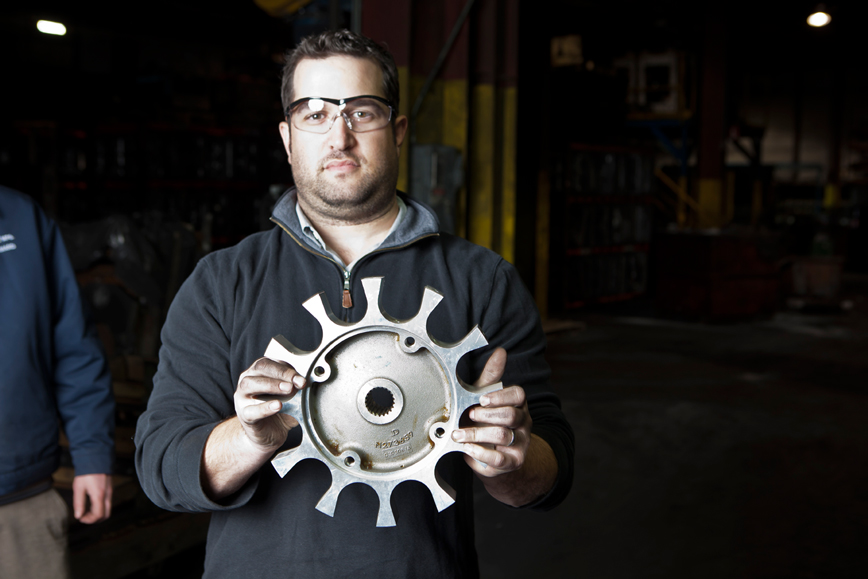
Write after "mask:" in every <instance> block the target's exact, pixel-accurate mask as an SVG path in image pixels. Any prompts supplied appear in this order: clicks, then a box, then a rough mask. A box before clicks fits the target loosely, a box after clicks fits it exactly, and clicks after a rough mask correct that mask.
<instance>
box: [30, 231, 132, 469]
mask: <svg viewBox="0 0 868 579" xmlns="http://www.w3.org/2000/svg"><path fill="white" fill-rule="evenodd" d="M41 217H42V221H43V223H42V225H43V229H42V243H43V248H44V252H45V264H46V266H47V267H48V268H49V271H48V272H47V274H48V275H47V278H48V280H49V291H50V292H51V303H52V308H53V311H52V321H53V324H54V334H53V344H52V346H53V349H54V351H53V360H52V361H53V377H54V388H55V396H56V398H57V407H58V412H59V413H60V417H61V421H62V423H63V428H64V431H65V432H66V437H67V438H68V439H69V451H70V454H71V455H72V463H73V466H74V467H75V474H76V476H78V475H84V474H95V473H105V474H108V473H111V472H112V466H113V461H114V427H115V404H114V395H113V393H112V384H111V375H110V374H109V371H108V364H107V363H106V359H105V355H104V353H103V351H102V346H101V343H100V340H99V337H98V335H97V333H96V328H95V326H94V325H93V323H91V321H90V319H89V318H88V316H87V315H86V313H85V309H84V307H83V303H82V300H81V294H80V293H79V290H78V283H77V282H76V279H75V274H74V272H73V270H72V265H71V264H70V262H69V257H68V255H67V253H66V247H65V246H64V244H63V239H62V238H61V236H60V232H59V230H58V228H57V226H56V225H55V224H54V223H53V222H52V221H50V220H48V219H47V218H46V217H45V216H44V215H42V216H41Z"/></svg>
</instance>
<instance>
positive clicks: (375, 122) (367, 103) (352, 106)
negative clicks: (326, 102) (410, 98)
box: [343, 98, 392, 133]
mask: <svg viewBox="0 0 868 579" xmlns="http://www.w3.org/2000/svg"><path fill="white" fill-rule="evenodd" d="M343 112H344V114H345V115H346V116H347V118H348V119H350V128H351V129H352V130H353V131H355V132H357V133H364V132H365V131H373V130H376V129H381V128H383V127H385V126H386V125H387V124H389V120H390V119H391V116H392V109H391V108H389V107H388V106H386V105H384V104H383V103H381V102H380V101H376V100H374V99H366V98H362V99H358V100H353V101H350V102H348V103H347V104H346V106H345V107H344V111H343Z"/></svg>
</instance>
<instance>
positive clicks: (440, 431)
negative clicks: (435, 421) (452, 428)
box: [434, 426, 446, 438]
mask: <svg viewBox="0 0 868 579" xmlns="http://www.w3.org/2000/svg"><path fill="white" fill-rule="evenodd" d="M444 434H446V430H444V428H443V427H442V426H438V427H437V429H436V430H434V436H436V437H437V438H443V435H444Z"/></svg>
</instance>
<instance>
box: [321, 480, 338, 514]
mask: <svg viewBox="0 0 868 579" xmlns="http://www.w3.org/2000/svg"><path fill="white" fill-rule="evenodd" d="M344 486H345V485H342V484H339V483H338V481H337V480H332V486H330V487H329V490H327V491H326V492H325V494H323V496H322V497H321V498H320V500H319V502H318V503H317V504H316V510H318V511H319V512H321V513H322V514H324V515H328V516H330V517H334V516H335V508H336V507H337V506H338V497H339V496H340V495H341V491H342V490H344Z"/></svg>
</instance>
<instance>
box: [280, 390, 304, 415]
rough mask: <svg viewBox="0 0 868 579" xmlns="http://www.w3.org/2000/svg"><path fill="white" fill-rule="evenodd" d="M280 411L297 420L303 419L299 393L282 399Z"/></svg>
mask: <svg viewBox="0 0 868 579" xmlns="http://www.w3.org/2000/svg"><path fill="white" fill-rule="evenodd" d="M280 413H281V414H287V415H289V416H292V417H293V418H295V419H296V420H298V421H301V420H303V418H302V415H301V394H296V395H295V396H293V397H292V398H290V399H289V400H284V401H283V404H281V406H280Z"/></svg>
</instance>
